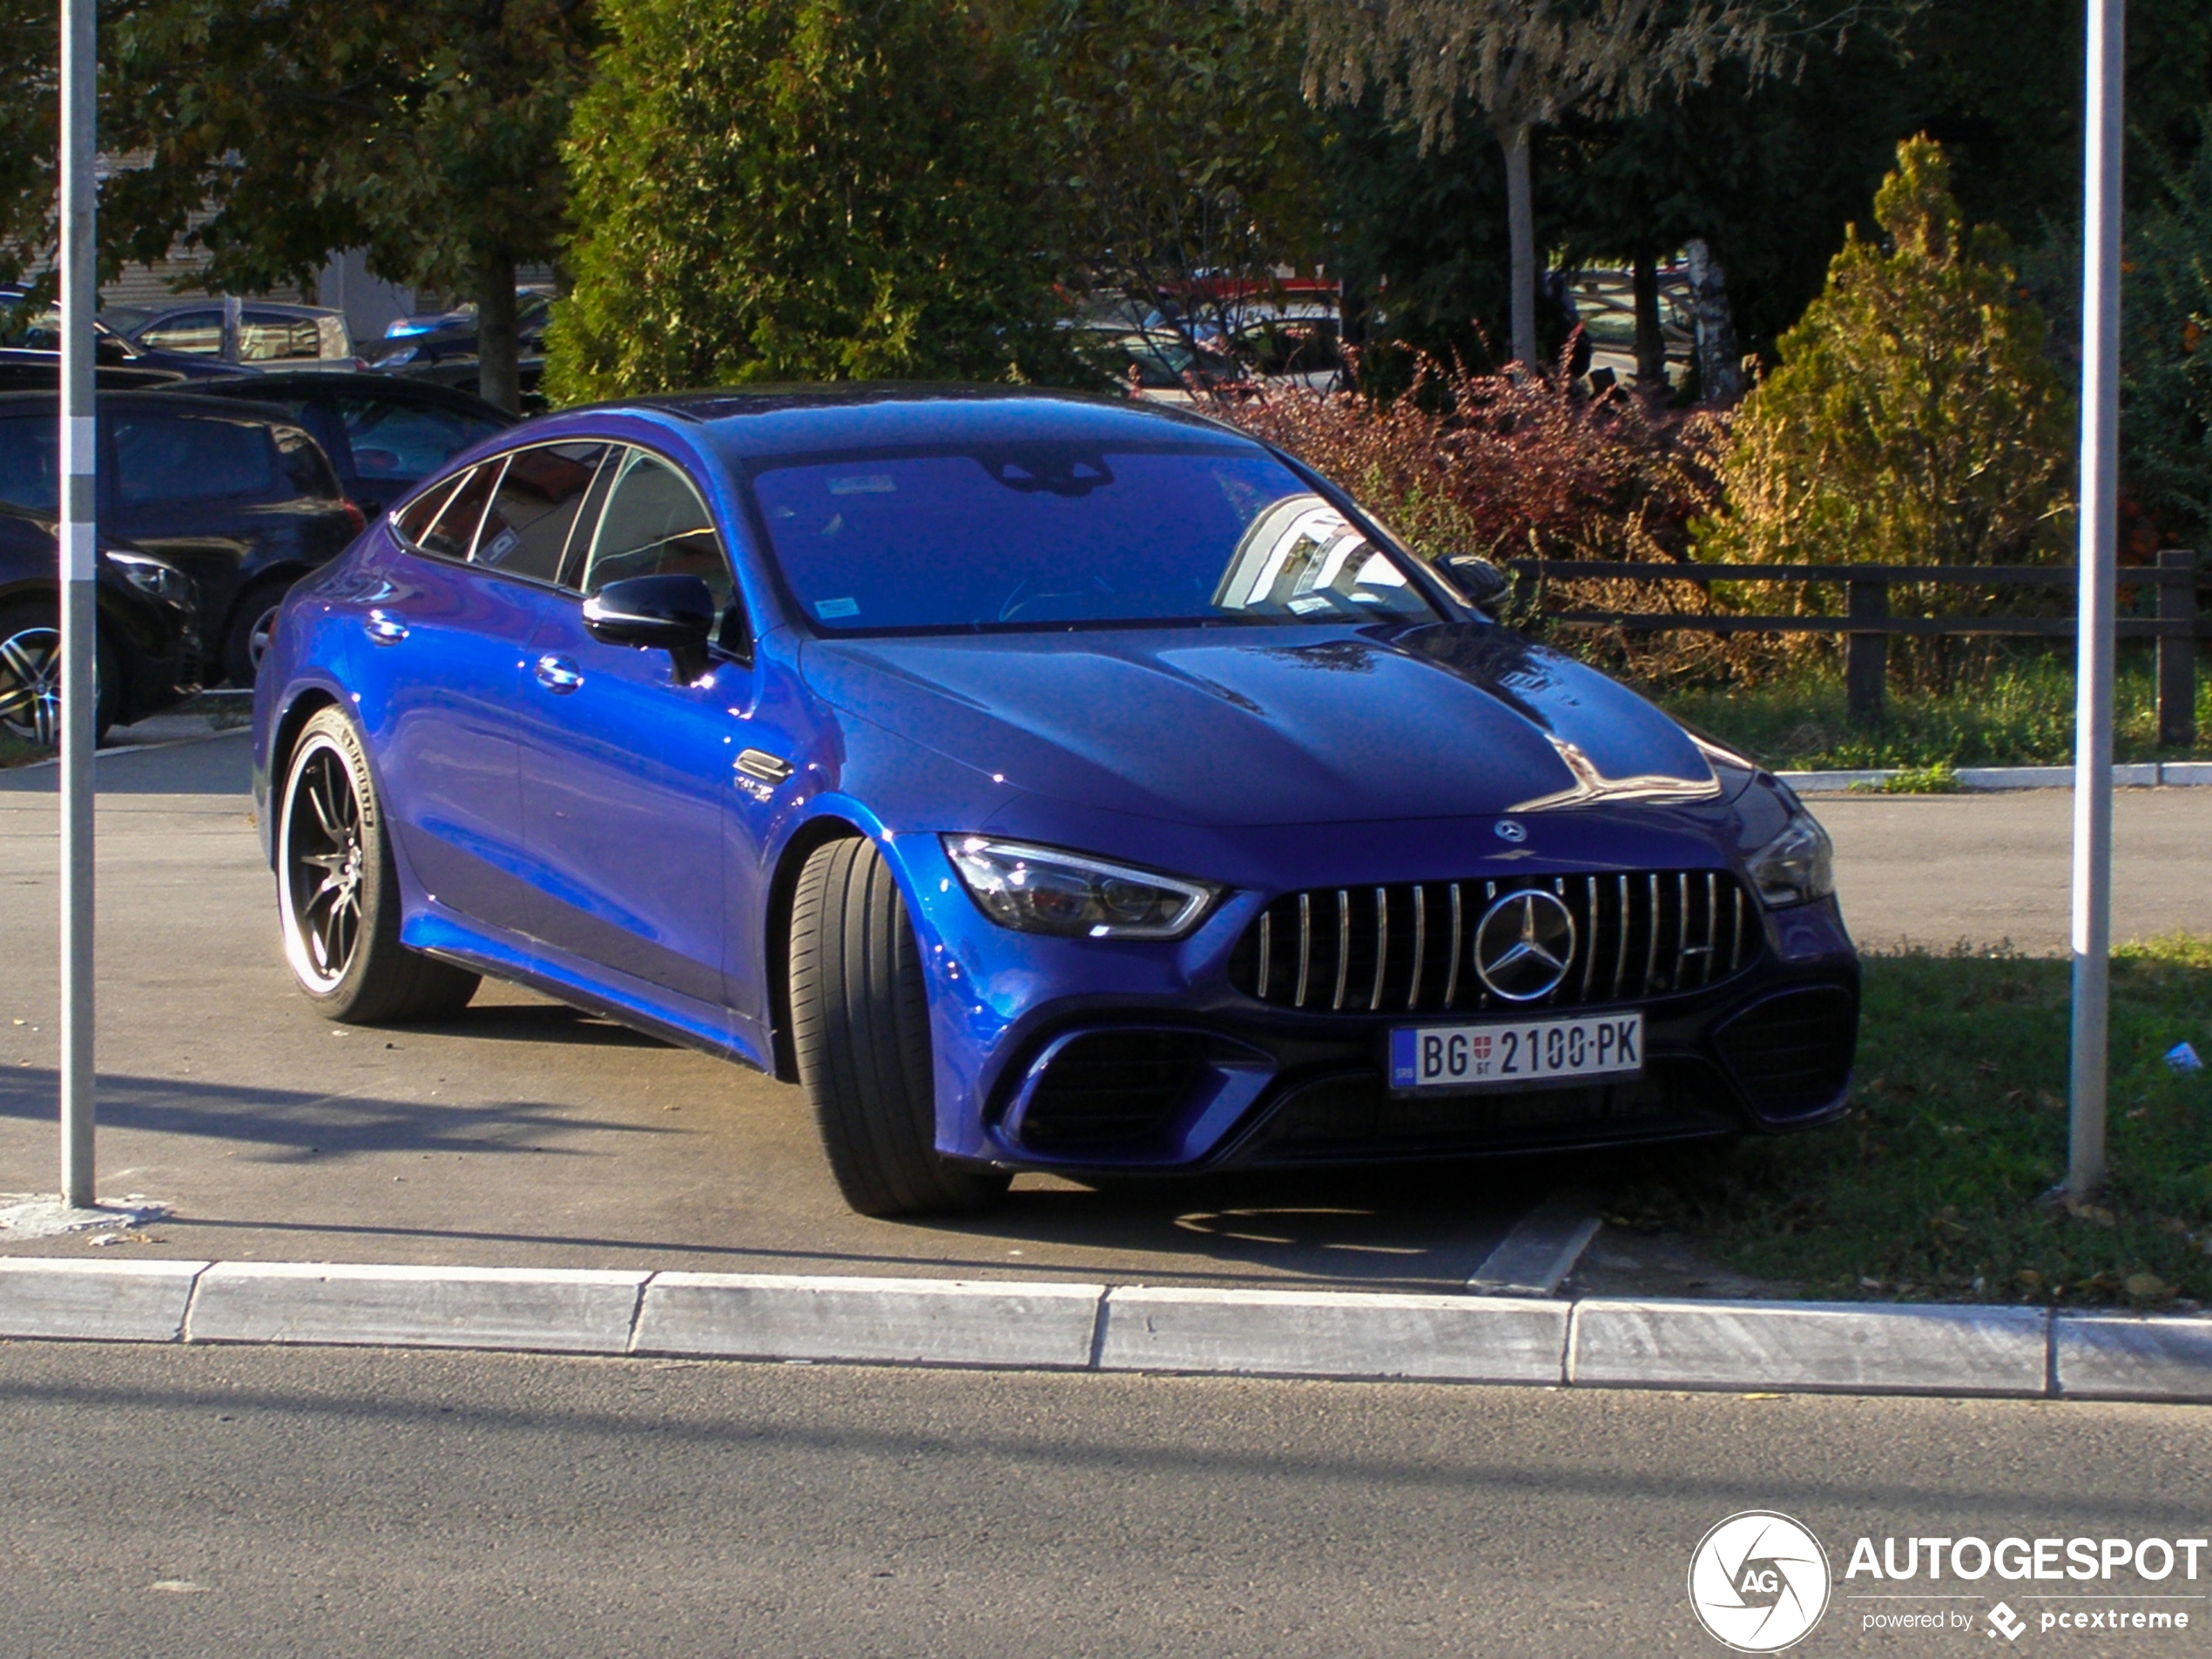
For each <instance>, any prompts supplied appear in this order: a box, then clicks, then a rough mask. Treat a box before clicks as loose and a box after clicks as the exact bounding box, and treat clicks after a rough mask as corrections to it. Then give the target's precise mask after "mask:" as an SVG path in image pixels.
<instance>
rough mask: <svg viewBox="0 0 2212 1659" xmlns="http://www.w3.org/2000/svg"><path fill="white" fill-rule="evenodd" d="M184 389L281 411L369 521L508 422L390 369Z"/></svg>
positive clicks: (263, 377) (498, 412) (278, 375)
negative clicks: (303, 431)
mask: <svg viewBox="0 0 2212 1659" xmlns="http://www.w3.org/2000/svg"><path fill="white" fill-rule="evenodd" d="M187 389H189V390H190V391H191V392H192V394H193V395H195V396H199V397H226V398H244V399H246V400H249V401H253V402H256V403H264V404H272V405H274V406H275V407H277V408H281V409H282V410H284V412H285V413H286V414H287V415H290V416H291V417H292V418H293V420H295V421H298V422H299V423H300V425H301V426H304V427H305V428H307V430H308V431H309V432H311V433H313V434H314V438H315V442H318V443H320V445H321V446H322V448H323V453H324V454H326V455H328V456H329V457H330V460H331V464H332V465H333V466H334V467H336V468H337V469H338V482H339V484H340V487H341V488H342V489H344V490H345V492H346V498H347V500H348V501H350V502H353V503H354V505H355V506H357V507H359V508H360V509H361V511H362V512H363V513H364V514H366V515H368V516H369V517H371V518H374V516H376V515H377V514H379V513H381V512H382V511H384V510H385V509H387V508H388V507H389V506H391V504H392V503H393V502H395V501H397V500H398V499H399V498H400V497H401V496H404V495H405V494H407V492H408V490H410V489H414V488H415V485H417V484H419V483H421V482H422V480H423V479H424V478H426V477H428V475H430V474H431V473H433V472H435V471H436V470H437V469H439V468H440V467H442V466H443V465H445V463H446V462H448V461H449V460H451V459H452V458H453V457H454V456H455V455H459V454H460V453H461V452H462V450H463V449H466V448H469V446H470V445H471V444H475V443H478V442H482V441H483V440H484V439H486V438H488V437H490V436H491V435H493V434H494V433H496V432H501V431H503V430H505V429H506V428H509V427H510V426H513V425H514V424H515V420H516V417H515V416H513V415H509V414H508V413H507V412H506V411H505V410H504V409H502V408H497V407H496V406H494V405H492V404H489V403H487V402H485V401H483V400H482V398H480V397H471V396H470V395H469V394H468V393H466V392H457V391H455V390H453V389H452V388H448V387H443V386H433V385H430V384H428V383H427V382H423V381H413V380H408V379H403V378H401V377H399V376H396V375H392V374H286V373H284V372H282V371H275V372H271V373H265V374H237V375H233V376H230V377H229V378H227V379H224V380H202V381H192V384H191V386H190V387H189V388H187Z"/></svg>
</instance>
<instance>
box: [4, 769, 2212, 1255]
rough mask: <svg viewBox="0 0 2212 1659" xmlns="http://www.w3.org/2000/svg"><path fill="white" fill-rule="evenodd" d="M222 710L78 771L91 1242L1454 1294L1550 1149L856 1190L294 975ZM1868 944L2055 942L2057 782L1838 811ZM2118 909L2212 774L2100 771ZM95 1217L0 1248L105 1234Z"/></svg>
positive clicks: (2163, 906) (735, 1112)
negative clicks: (968, 1213) (175, 739)
mask: <svg viewBox="0 0 2212 1659" xmlns="http://www.w3.org/2000/svg"><path fill="white" fill-rule="evenodd" d="M99 768H100V784H101V789H102V794H101V800H100V808H99V812H100V818H99V826H100V834H101V848H100V952H101V981H100V986H101V1009H100V1019H101V1047H100V1064H101V1068H102V1073H103V1076H102V1080H101V1108H100V1110H101V1120H102V1135H101V1170H102V1176H101V1180H100V1191H101V1193H102V1195H103V1196H104V1197H109V1196H112V1197H122V1196H124V1195H126V1194H129V1193H132V1192H142V1193H145V1194H146V1195H148V1196H149V1197H155V1198H158V1199H161V1200H163V1201H165V1202H167V1203H169V1204H173V1205H174V1206H176V1208H177V1211H178V1215H177V1218H176V1219H174V1220H172V1221H170V1222H167V1223H164V1224H160V1225H158V1226H156V1227H154V1228H153V1229H152V1230H151V1233H150V1235H149V1236H148V1237H149V1240H150V1242H144V1243H137V1242H134V1243H130V1244H122V1245H117V1246H112V1248H116V1249H129V1250H132V1251H145V1252H148V1253H158V1254H165V1255H176V1256H207V1257H213V1258H229V1259H253V1258H261V1259H320V1260H355V1261H385V1262H411V1261H425V1262H427V1261H468V1262H473V1263H477V1264H546V1265H573V1266H587V1265H617V1264H618V1265H626V1266H634V1265H637V1264H641V1263H645V1262H650V1263H651V1264H656V1265H661V1266H677V1265H686V1266H692V1267H700V1268H712V1269H719V1270H723V1271H769V1272H829V1273H836V1272H845V1273H893V1274H900V1273H927V1274H942V1273H956V1274H962V1275H968V1276H1019V1277H1024V1278H1037V1277H1050V1276H1055V1275H1059V1276H1069V1277H1074V1276H1078V1275H1080V1276H1083V1277H1096V1276H1106V1277H1110V1278H1114V1279H1116V1280H1117V1281H1132V1280H1136V1281H1148V1282H1152V1283H1177V1282H1183V1283H1189V1282H1217V1283H1238V1284H1285V1285H1287V1284H1305V1285H1314V1284H1323V1285H1343V1286H1370V1287H1374V1288H1393V1289H1456V1288H1457V1287H1458V1286H1459V1285H1461V1284H1463V1283H1464V1282H1465V1280H1466V1278H1467V1276H1468V1275H1469V1274H1471V1273H1472V1272H1473V1271H1474V1269H1475V1267H1476V1266H1477V1265H1478V1264H1480V1262H1481V1260H1482V1258H1484V1257H1485V1256H1486V1255H1487V1254H1488V1252H1489V1251H1490V1250H1491V1248H1492V1247H1493V1246H1494V1244H1496V1242H1497V1241H1498V1239H1499V1238H1501V1236H1502V1235H1503V1233H1504V1232H1505V1231H1506V1230H1507V1227H1508V1226H1509V1225H1510V1224H1511V1223H1512V1222H1513V1220H1514V1218H1515V1217H1517V1216H1518V1215H1519V1214H1520V1213H1521V1211H1523V1210H1524V1209H1525V1208H1526V1207H1527V1205H1528V1204H1530V1203H1532V1202H1534V1199H1535V1198H1537V1197H1541V1195H1542V1194H1543V1193H1544V1192H1545V1191H1546V1190H1548V1189H1549V1187H1550V1186H1551V1185H1552V1184H1554V1182H1556V1181H1557V1180H1559V1179H1561V1178H1563V1177H1565V1176H1566V1175H1568V1174H1569V1173H1571V1171H1570V1170H1567V1169H1565V1168H1564V1167H1563V1166H1561V1165H1560V1164H1558V1163H1543V1164H1538V1165H1534V1166H1531V1165H1526V1164H1509V1165H1505V1166H1501V1167H1500V1168H1498V1169H1496V1170H1493V1171H1489V1172H1487V1173H1485V1172H1481V1171H1469V1170H1466V1169H1454V1170H1441V1171H1437V1172H1434V1173H1426V1174H1424V1173H1413V1174H1408V1173H1406V1172H1399V1173H1390V1174H1383V1175H1363V1176H1336V1177H1300V1178H1298V1179H1285V1178H1267V1179H1261V1178H1254V1177H1247V1178H1244V1179H1240V1180H1219V1181H1210V1182H1206V1183H1203V1184H1169V1185H1163V1186H1157V1187H1149V1188H1136V1189H1117V1190H1106V1191H1096V1190H1090V1189H1089V1188H1086V1187H1082V1186H1079V1185H1076V1184H1074V1183H1070V1182H1066V1181H1061V1180H1056V1179H1052V1178H1049V1177H1022V1180H1020V1181H1019V1182H1018V1183H1017V1184H1016V1185H1015V1191H1014V1195H1013V1198H1012V1201H1011V1202H1010V1203H1009V1204H1008V1205H1007V1207H1006V1208H1005V1209H1003V1210H1001V1211H998V1212H996V1213H995V1214H993V1215H990V1216H988V1217H982V1218H980V1219H975V1220H970V1221H965V1222H961V1223H957V1224H943V1223H933V1224H915V1223H899V1222H883V1221H871V1220H866V1219H863V1218H861V1217H855V1216H853V1215H852V1214H850V1213H849V1212H848V1211H846V1209H845V1207H844V1205H843V1204H842V1202H841V1201H840V1199H839V1197H838V1195H837V1192H836V1190H835V1188H834V1187H833V1185H832V1184H831V1183H830V1179H829V1177H828V1173H827V1171H826V1168H825V1167H824V1165H823V1163H822V1160H821V1156H820V1153H819V1149H818V1147H817V1145H816V1143H815V1139H814V1133H813V1125H812V1123H810V1122H809V1120H808V1118H807V1116H806V1107H805V1103H804V1101H803V1100H802V1098H801V1097H800V1096H799V1091H798V1090H797V1089H791V1088H787V1087H785V1086H783V1085H780V1084H778V1083H774V1082H770V1081H768V1080H767V1079H765V1078H763V1077H761V1076H758V1075H757V1074H754V1073H752V1072H749V1071H746V1070H745V1069H741V1068H739V1067H736V1066H733V1065H730V1064H727V1063H725V1062H720V1061H717V1060H712V1059H709V1058H707V1057H706V1056H705V1055H698V1054H693V1053H690V1052H687V1051H685V1050H682V1049H671V1048H668V1047H665V1046H664V1045H662V1044H660V1043H658V1042H653V1041H651V1039H648V1038H644V1037H640V1036H637V1035H633V1034H631V1033H630V1032H627V1031H624V1030H623V1029H621V1028H618V1027H616V1026H613V1025H610V1024H609V1023H607V1022H604V1021H601V1020H597V1019H594V1018H591V1017H589V1016H586V1015H580V1014H577V1013H575V1012H573V1011H572V1010H570V1009H567V1008H560V1007H557V1006H556V1005H553V1004H551V1003H549V1002H546V1001H543V1000H542V999H540V998H537V997H536V996H533V995H529V993H526V992H522V991H517V990H514V989H511V988H505V987H500V986H496V985H488V986H487V987H486V988H485V989H484V990H483V992H482V994H480V995H479V997H478V1000H477V1001H476V1003H475V1006H473V1007H471V1008H469V1010H468V1011H467V1013H466V1015H464V1016H463V1017H462V1019H460V1020H458V1021H455V1022H453V1023H451V1024H449V1025H446V1026H442V1027H439V1028H435V1029H414V1030H405V1031H384V1032H371V1031H367V1030H357V1029H351V1028H344V1027H336V1026H332V1025H329V1024H327V1023H326V1022H324V1021H322V1020H321V1019H320V1018H319V1017H318V1016H317V1015H314V1013H313V1012H312V1011H311V1010H309V1009H308V1008H307V1006H306V1005H305V1003H304V1002H303V1001H302V1000H301V999H300V997H299V996H298V995H296V994H295V993H294V992H293V989H292V988H291V984H290V979H289V975H288V973H287V970H286V968H285V967H284V965H283V963H282V961H280V957H279V954H278V951H277V947H276V941H275V931H274V925H273V914H272V910H273V904H272V900H271V898H270V888H269V877H268V873H267V871H266V867H264V866H263V865H262V863H261V861H260V853H259V850H258V847H257V845H256V842H255V839H254V836H253V829H252V827H251V825H250V822H249V820H248V818H247V812H248V807H249V802H248V801H247V799H246V795H245V789H246V739H245V737H244V735H243V734H242V733H241V734H236V735H231V736H226V737H221V738H212V739H210V740H206V741H202V742H197V743H192V744H185V745H177V746H173V747H168V748H159V749H152V750H146V751H143V752H138V753H134V754H118V755H111V756H109V757H106V758H104V759H102V760H101V761H100V763H99ZM53 783H54V774H53V772H52V771H51V769H45V770H43V771H35V772H16V773H12V774H7V775H4V776H0V964H4V977H0V1192H4V1191H16V1192H30V1191H37V1190H52V1187H53V1185H54V1183H55V1168H54V1163H55V1157H56V1142H55V1132H54V1124H53V1114H54V1110H55V1105H54V1102H55V1074H54V1069H53V1068H54V1066H55V1064H56V1053H57V1049H56V1046H55V1039H54V1015H55V1008H56V971H57V970H56V959H55V905H56V902H57V894H56V888H55V870H56V854H57V846H56V841H55V822H56V819H55V810H54V806H55V803H54V796H53V792H52V791H53ZM1820 811H1821V813H1822V815H1823V816H1824V818H1825V819H1827V821H1828V822H1829V823H1830V825H1831V827H1832V828H1833V829H1834V831H1835V833H1836V835H1837V840H1838V847H1839V858H1840V871H1841V877H1840V879H1841V881H1842V884H1843V890H1844V900H1845V909H1846V914H1847V915H1848V916H1849V918H1850V919H1851V924H1852V927H1853V928H1854V931H1855V932H1856V933H1857V934H1858V936H1859V938H1860V939H1861V940H1862V941H1865V943H1867V944H1869V945H1870V946H1877V947H1878V946H1884V945H1889V944H1892V943H1894V942H1895V941H1898V939H1900V938H1910V939H1912V940H1913V941H1918V942H1921V943H1925V944H1931V945H1934V946H1938V947H1941V946H1946V945H1948V944H1950V943H1952V942H1953V941H1957V940H1959V939H1961V938H1965V939H1969V940H1973V941H1979V942H1993V941H1998V940H2000V939H2003V938H2006V937H2008V936H2009V937H2010V938H2011V939H2012V940H2013V941H2014V942H2015V943H2016V944H2018V945H2020V947H2022V948H2027V949H2031V950H2036V951H2051V950H2056V949H2061V948H2063V943H2064V939H2065V926H2066V902H2067V899H2066V868H2067V864H2066V860H2067V839H2066V838H2067V803H2066V798H2065V797H2064V796H2063V795H2057V794H2036V795H2021V796H2005V797H1994V798H1978V799H1962V798H1958V797H1951V798H1937V799H1896V798H1872V799H1863V800H1862V799H1848V800H1841V801H1834V802H1824V803H1822V804H1821V806H1820ZM2119 825H2120V830H2119V836H2120V847H2121V857H2120V860H2119V872H2120V875H2119V880H2118V883H2117V911H2118V932H2119V933H2120V934H2121V936H2123V937H2125V936H2127V935H2128V934H2141V933H2148V932H2155V931H2161V930H2163V929H2166V928H2170V927H2176V926H2185V927H2194V928H2198V929H2202V930H2206V931H2212V833H2208V831H2212V791H2189V790H2169V791H2160V792H2141V791H2136V792H2124V793H2123V794H2122V795H2121V798H2120V810H2119ZM99 1248H100V1247H99V1246H96V1245H94V1244H92V1243H91V1241H90V1240H89V1239H88V1238H82V1237H79V1238H74V1239H71V1240H68V1241H61V1242H57V1241H54V1240H17V1241H15V1242H14V1243H12V1244H10V1243H7V1242H5V1241H4V1236H0V1251H10V1250H12V1251H17V1252H18V1253H40V1254H44V1253H53V1252H55V1251H66V1252H71V1253H74V1252H78V1251H96V1250H98V1249H99Z"/></svg>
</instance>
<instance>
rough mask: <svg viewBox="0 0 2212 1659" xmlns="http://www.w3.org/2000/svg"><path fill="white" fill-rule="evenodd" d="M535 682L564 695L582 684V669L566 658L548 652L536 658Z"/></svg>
mask: <svg viewBox="0 0 2212 1659" xmlns="http://www.w3.org/2000/svg"><path fill="white" fill-rule="evenodd" d="M537 683H538V684H539V685H543V687H544V688H545V689H546V690H547V691H553V692H556V693H558V694H559V695H560V696H562V697H566V696H567V695H568V694H569V693H570V691H575V690H576V688H577V686H579V685H583V670H581V669H579V668H578V667H577V665H576V664H574V663H572V662H570V660H569V659H568V658H565V657H556V656H553V655H552V654H551V653H550V652H549V653H548V654H547V655H545V656H543V657H541V658H538V659H537Z"/></svg>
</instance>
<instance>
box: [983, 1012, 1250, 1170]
mask: <svg viewBox="0 0 2212 1659" xmlns="http://www.w3.org/2000/svg"><path fill="white" fill-rule="evenodd" d="M1210 1048H1211V1044H1210V1043H1209V1042H1208V1041H1207V1039H1206V1038H1205V1037H1204V1036H1203V1035H1199V1034H1197V1033H1196V1032H1184V1031H1094V1032H1089V1033H1087V1034H1086V1035H1082V1036H1079V1037H1077V1038H1076V1039H1075V1040H1074V1041H1073V1042H1069V1044H1068V1045H1067V1046H1066V1047H1065V1048H1063V1049H1061V1050H1060V1052H1059V1053H1057V1054H1055V1055H1054V1056H1053V1057H1052V1063H1051V1064H1050V1065H1049V1066H1047V1067H1046V1068H1045V1073H1044V1076H1042V1077H1041V1078H1039V1079H1038V1080H1037V1084H1036V1087H1035V1089H1033V1090H1032V1091H1031V1093H1030V1096H1029V1102H1028V1108H1027V1109H1025V1110H1024V1111H1023V1112H1022V1123H1021V1128H1020V1134H1021V1139H1022V1144H1023V1145H1024V1146H1028V1147H1030V1148H1033V1149H1035V1150H1037V1151H1040V1152H1058V1153H1063V1154H1072V1153H1078V1152H1095V1151H1103V1150H1107V1149H1109V1148H1116V1147H1129V1146H1131V1145H1135V1144H1136V1143H1142V1142H1143V1141H1146V1140H1149V1139H1150V1137H1151V1136H1154V1135H1155V1134H1157V1132H1158V1130H1160V1128H1161V1126H1162V1124H1163V1123H1164V1122H1165V1121H1166V1119H1167V1116H1168V1115H1169V1113H1170V1112H1171V1111H1173V1110H1174V1109H1175V1108H1176V1106H1177V1104H1178V1103H1180V1102H1181V1101H1182V1099H1183V1097H1184V1095H1186V1094H1187V1093H1189V1091H1190V1086H1191V1084H1192V1082H1194V1081H1196V1079H1197V1075H1198V1072H1199V1070H1200V1069H1201V1068H1202V1067H1203V1066H1204V1063H1205V1060H1206V1055H1207V1053H1208V1051H1209V1049H1210Z"/></svg>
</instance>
